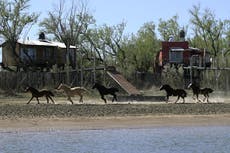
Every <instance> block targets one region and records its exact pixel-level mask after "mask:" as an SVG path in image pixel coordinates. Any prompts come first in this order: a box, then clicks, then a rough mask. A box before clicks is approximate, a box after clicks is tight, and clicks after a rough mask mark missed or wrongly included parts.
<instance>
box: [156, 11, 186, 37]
mask: <svg viewBox="0 0 230 153" xmlns="http://www.w3.org/2000/svg"><path fill="white" fill-rule="evenodd" d="M178 18H179V17H178V16H177V15H175V16H173V17H172V18H171V19H169V20H167V21H164V20H162V19H160V20H159V24H158V31H159V32H160V35H161V37H162V39H163V40H164V41H168V40H169V39H170V37H173V38H174V40H175V41H178V40H180V31H181V30H182V28H181V27H180V26H179V23H178ZM183 30H184V31H185V32H186V30H187V26H185V27H183Z"/></svg>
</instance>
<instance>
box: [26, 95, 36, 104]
mask: <svg viewBox="0 0 230 153" xmlns="http://www.w3.org/2000/svg"><path fill="white" fill-rule="evenodd" d="M33 98H34V97H33V96H32V97H31V98H30V100H29V101H28V102H27V103H26V104H29V103H30V102H31V100H32V99H33Z"/></svg>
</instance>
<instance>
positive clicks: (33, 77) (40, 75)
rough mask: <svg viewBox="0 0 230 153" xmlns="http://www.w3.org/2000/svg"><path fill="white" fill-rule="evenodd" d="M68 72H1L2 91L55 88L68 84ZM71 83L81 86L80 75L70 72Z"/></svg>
mask: <svg viewBox="0 0 230 153" xmlns="http://www.w3.org/2000/svg"><path fill="white" fill-rule="evenodd" d="M66 78H67V77H66V72H59V73H52V72H5V71H3V72H0V89H2V90H15V91H22V90H23V89H24V88H25V86H27V85H30V86H33V87H36V88H43V87H47V88H55V87H57V86H58V84H60V83H61V82H62V83H66V80H67V79H66ZM70 83H71V85H73V86H79V85H80V83H79V73H77V72H76V71H72V72H70Z"/></svg>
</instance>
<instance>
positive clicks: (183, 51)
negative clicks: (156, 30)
mask: <svg viewBox="0 0 230 153" xmlns="http://www.w3.org/2000/svg"><path fill="white" fill-rule="evenodd" d="M165 64H170V65H176V66H177V65H183V66H184V67H186V66H190V65H191V66H199V67H210V65H211V62H210V54H209V53H208V52H206V51H205V50H201V49H198V48H192V47H189V43H188V41H181V42H179V41H178V42H173V41H163V42H162V49H161V50H160V51H159V53H158V54H157V57H156V67H158V69H159V67H161V68H160V69H162V68H163V66H164V65H165Z"/></svg>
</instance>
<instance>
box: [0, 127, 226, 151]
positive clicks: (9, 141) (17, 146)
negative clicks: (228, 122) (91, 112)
mask: <svg viewBox="0 0 230 153" xmlns="http://www.w3.org/2000/svg"><path fill="white" fill-rule="evenodd" d="M229 150H230V127H229V126H212V127H197V126H196V127H157V128H151V129H107V130H76V131H55V130H52V131H46V132H0V153H227V152H229Z"/></svg>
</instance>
